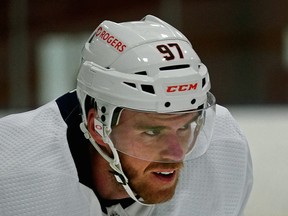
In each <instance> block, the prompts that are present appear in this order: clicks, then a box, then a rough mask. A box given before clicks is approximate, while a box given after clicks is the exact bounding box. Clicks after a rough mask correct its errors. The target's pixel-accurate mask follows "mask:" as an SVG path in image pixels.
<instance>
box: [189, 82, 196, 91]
mask: <svg viewBox="0 0 288 216" xmlns="http://www.w3.org/2000/svg"><path fill="white" fill-rule="evenodd" d="M197 84H198V83H195V84H190V85H189V88H188V90H192V89H194V90H196V89H197Z"/></svg>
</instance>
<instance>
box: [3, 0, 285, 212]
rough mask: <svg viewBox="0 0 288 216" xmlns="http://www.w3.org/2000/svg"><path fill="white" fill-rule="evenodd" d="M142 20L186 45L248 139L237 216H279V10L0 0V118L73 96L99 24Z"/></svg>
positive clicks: (214, 0) (237, 0) (178, 1)
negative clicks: (249, 164) (162, 26)
mask: <svg viewBox="0 0 288 216" xmlns="http://www.w3.org/2000/svg"><path fill="white" fill-rule="evenodd" d="M146 14H152V15H156V16H158V17H159V18H161V19H164V20H165V21H167V22H168V23H170V24H172V25H174V26H175V27H176V28H178V29H179V30H180V31H182V32H183V33H184V34H185V35H186V36H187V37H188V38H189V39H190V41H191V42H192V45H193V47H194V49H195V50H196V52H197V53H198V55H199V56H200V58H201V59H202V61H203V62H204V63H205V64H206V66H207V67H208V69H209V71H210V76H211V80H212V92H213V93H214V94H215V96H216V98H217V101H218V103H219V104H221V105H225V106H227V107H228V108H230V110H231V112H232V114H233V115H234V117H235V118H236V119H237V120H238V122H239V124H240V126H241V127H242V129H243V130H244V132H245V134H246V135H247V138H248V140H249V143H250V148H251V154H252V158H253V164H254V176H255V183H254V188H253V191H252V194H251V197H250V200H249V202H248V205H247V208H246V215H248V216H252V215H261V216H265V215H267V216H271V215H273V216H276V215H277V216H280V215H283V216H284V215H286V216H287V215H288V205H287V203H288V198H287V194H288V186H287V185H286V179H287V178H288V168H287V167H286V164H287V162H288V159H287V154H288V147H287V145H288V132H287V131H288V1H287V0H278V1H270V0H262V1H256V0H229V1H228V0H202V1H199V0H153V1H152V0H146V1H143V2H140V1H137V3H136V1H132V0H126V1H114V0H109V1H97V0H94V1H88V0H81V1H76V0H49V1H44V0H1V2H0V66H1V68H0V116H4V115H7V114H9V113H13V112H18V111H25V110H28V109H33V108H36V107H38V106H40V105H42V104H44V103H46V102H48V101H50V100H52V99H54V98H56V97H58V96H60V95H61V94H64V93H65V92H67V91H69V90H72V89H74V88H75V84H76V82H75V79H76V76H77V69H78V67H79V63H80V52H81V48H82V46H83V44H84V42H85V41H86V39H87V38H88V37H89V35H90V34H91V33H92V31H93V30H94V29H95V28H96V27H97V26H98V25H99V24H100V22H101V21H103V20H105V19H108V20H112V21H116V22H122V21H131V20H140V19H141V18H143V17H144V16H145V15H146Z"/></svg>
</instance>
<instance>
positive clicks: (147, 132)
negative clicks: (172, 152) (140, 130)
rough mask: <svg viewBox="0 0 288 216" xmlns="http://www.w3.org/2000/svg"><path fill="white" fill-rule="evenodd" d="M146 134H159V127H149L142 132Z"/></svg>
mask: <svg viewBox="0 0 288 216" xmlns="http://www.w3.org/2000/svg"><path fill="white" fill-rule="evenodd" d="M144 133H145V134H146V135H149V136H157V135H159V134H160V130H159V129H150V130H147V131H145V132H144Z"/></svg>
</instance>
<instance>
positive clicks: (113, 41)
mask: <svg viewBox="0 0 288 216" xmlns="http://www.w3.org/2000/svg"><path fill="white" fill-rule="evenodd" d="M95 36H96V37H99V38H101V39H102V40H104V41H106V42H107V43H108V44H110V45H111V46H112V47H114V48H115V49H116V50H117V51H118V52H123V51H124V50H125V48H126V47H127V46H126V45H125V44H123V43H122V42H121V41H119V40H118V39H117V38H115V36H114V35H111V34H110V33H109V32H107V31H105V30H103V28H102V26H100V27H99V28H98V29H97V30H96V31H95Z"/></svg>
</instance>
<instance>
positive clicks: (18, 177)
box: [0, 92, 252, 216]
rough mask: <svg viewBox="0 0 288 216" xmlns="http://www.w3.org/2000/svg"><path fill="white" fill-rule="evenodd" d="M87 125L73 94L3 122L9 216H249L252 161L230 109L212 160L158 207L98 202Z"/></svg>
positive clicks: (222, 118) (198, 163)
mask: <svg viewBox="0 0 288 216" xmlns="http://www.w3.org/2000/svg"><path fill="white" fill-rule="evenodd" d="M80 119H81V117H80V115H79V104H78V102H77V97H76V94H75V92H73V93H68V94H67V95H64V96H62V97H61V98H59V99H57V100H56V101H52V102H50V103H48V104H46V105H44V106H42V107H40V108H38V109H36V110H33V111H29V112H25V113H20V114H14V115H10V116H7V117H4V118H2V119H1V120H0V215H1V216H18V215H19V216H20V215H21V216H44V215H45V216H48V215H51V216H52V215H53V216H55V215H57V216H58V215H59V216H60V215H61V216H66V215H67V216H74V215H75V216H76V215H77V216H80V215H81V216H88V215H89V216H90V215H91V216H92V215H93V216H99V215H111V216H112V215H113V216H117V215H118V216H132V215H137V216H142V215H143V216H144V215H147V216H148V215H149V216H152V215H155V216H156V215H157V216H162V215H163V216H169V215H171V216H175V215H181V216H182V215H183V216H186V215H189V216H224V215H225V216H240V215H242V214H243V209H244V207H245V204H246V202H247V199H248V196H249V194H250V191H251V187H252V165H251V158H250V153H249V148H248V145H247V141H246V139H245V137H244V136H243V134H242V132H241V131H240V129H239V127H238V125H237V124H236V122H235V120H234V119H233V118H232V116H231V115H230V113H229V112H228V111H227V109H225V108H223V107H221V106H217V107H216V122H215V129H214V132H213V137H212V141H211V144H210V146H209V148H208V149H207V151H206V152H205V153H204V154H202V155H201V156H199V157H197V158H194V159H193V160H189V161H186V162H185V165H184V169H183V170H182V172H181V176H180V180H179V183H178V186H177V189H176V193H175V196H174V197H173V198H172V200H170V201H168V202H166V203H164V204H159V205H154V206H150V207H146V206H143V205H140V204H138V203H135V202H134V203H133V202H131V200H130V204H128V205H123V203H120V204H119V203H117V202H114V203H113V204H110V205H106V204H103V200H100V199H98V198H97V195H96V194H95V193H94V192H93V190H92V189H91V188H90V184H91V183H90V182H89V169H88V168H87V167H86V165H85V164H86V162H87V158H88V155H86V157H85V150H83V149H84V146H85V145H83V142H84V141H83V140H85V139H84V138H83V134H82V133H81V131H80V130H79V123H80ZM81 136H82V137H81ZM71 143H74V144H73V145H72V144H71ZM87 145H88V144H87ZM200 145H201V143H200ZM82 147H83V148H82ZM85 161H86V162H85ZM86 168H87V169H86ZM126 203H127V202H126Z"/></svg>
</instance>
